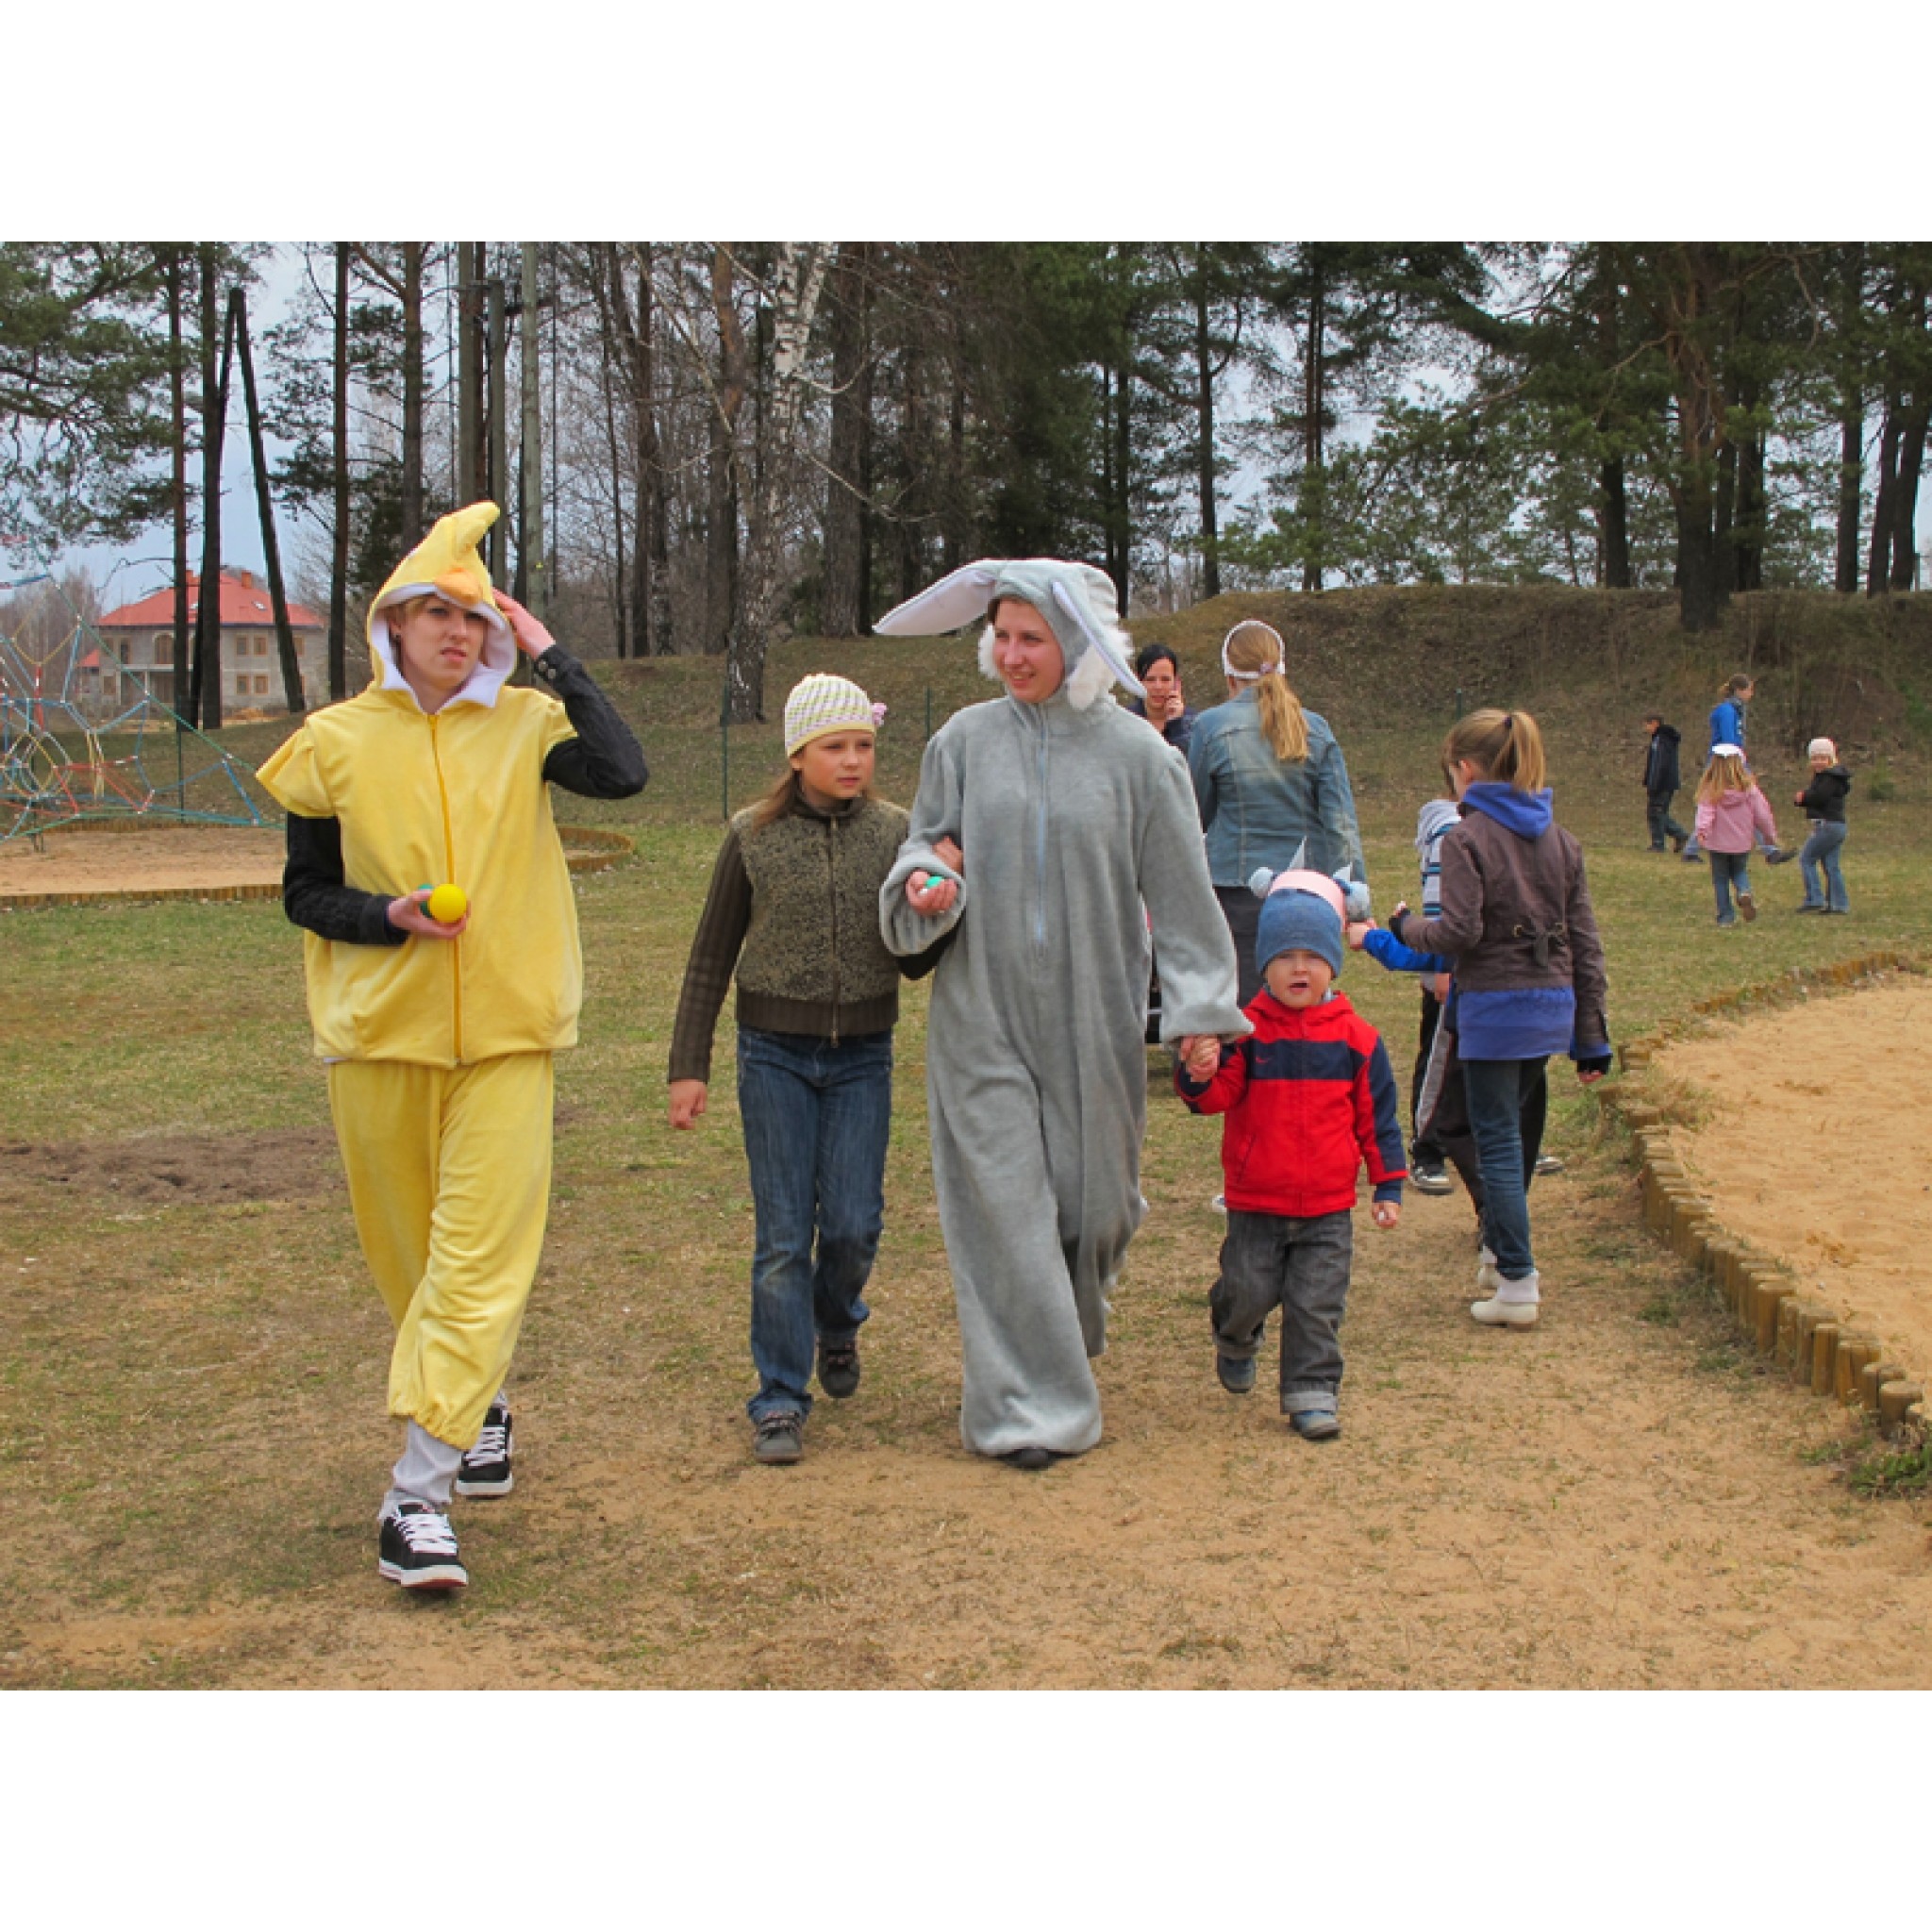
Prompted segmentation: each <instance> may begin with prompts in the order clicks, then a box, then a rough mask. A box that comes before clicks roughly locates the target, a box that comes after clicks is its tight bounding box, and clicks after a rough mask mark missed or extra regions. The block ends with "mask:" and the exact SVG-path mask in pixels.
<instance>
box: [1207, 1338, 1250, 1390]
mask: <svg viewBox="0 0 1932 1932" xmlns="http://www.w3.org/2000/svg"><path fill="white" fill-rule="evenodd" d="M1214 1373H1215V1374H1217V1375H1219V1376H1220V1377H1221V1386H1222V1387H1223V1388H1224V1389H1225V1390H1226V1391H1227V1392H1228V1393H1229V1394H1230V1395H1245V1394H1246V1393H1247V1392H1248V1391H1249V1390H1251V1389H1252V1388H1253V1387H1254V1386H1255V1357H1253V1356H1251V1355H1223V1354H1222V1353H1221V1351H1220V1350H1219V1349H1218V1348H1217V1349H1216V1350H1215V1351H1214Z"/></svg>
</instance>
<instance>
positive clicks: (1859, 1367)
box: [1599, 949, 1932, 1441]
mask: <svg viewBox="0 0 1932 1932" xmlns="http://www.w3.org/2000/svg"><path fill="white" fill-rule="evenodd" d="M1926 970H1927V964H1926V961H1925V959H1924V958H1923V957H1921V956H1920V955H1917V954H1913V953H1903V952H1898V951H1894V950H1890V949H1888V950H1886V951H1884V952H1877V953H1867V954H1864V955H1862V956H1861V957H1860V958H1856V959H1840V960H1839V961H1837V962H1835V963H1834V964H1832V965H1829V966H1798V967H1793V968H1792V969H1791V971H1790V973H1787V974H1783V975H1782V976H1781V977H1779V978H1777V979H1774V980H1771V981H1767V982H1763V983H1760V984H1758V985H1757V986H1747V987H1739V988H1736V989H1734V990H1733V991H1730V992H1727V993H1720V994H1716V995H1714V996H1713V997H1711V998H1709V999H1704V1000H1699V1001H1697V1002H1696V1003H1695V1004H1694V1005H1693V1006H1691V1007H1690V1008H1688V1009H1687V1010H1686V1013H1685V1015H1684V1017H1683V1019H1681V1020H1679V1021H1676V1022H1674V1023H1672V1024H1667V1025H1666V1026H1664V1027H1663V1028H1662V1029H1661V1030H1659V1031H1658V1032H1657V1033H1653V1034H1648V1035H1646V1036H1644V1037H1643V1038H1642V1039H1640V1040H1633V1041H1629V1042H1628V1043H1627V1044H1625V1045H1624V1047H1622V1048H1621V1049H1620V1051H1619V1054H1618V1058H1619V1059H1620V1061H1621V1062H1622V1064H1623V1069H1624V1074H1626V1075H1632V1074H1641V1073H1642V1072H1643V1070H1644V1069H1646V1068H1648V1067H1649V1066H1650V1065H1651V1064H1652V1063H1653V1061H1654V1060H1655V1058H1656V1057H1657V1054H1658V1053H1659V1052H1661V1051H1662V1050H1663V1048H1665V1047H1666V1046H1668V1045H1670V1044H1671V1043H1672V1041H1674V1040H1675V1039H1677V1038H1679V1037H1680V1036H1681V1035H1682V1034H1684V1033H1685V1032H1686V1031H1688V1030H1689V1024H1690V1022H1691V1021H1692V1020H1695V1019H1709V1018H1735V1017H1738V1016H1739V1015H1740V1013H1741V1012H1743V1011H1744V1010H1746V1009H1748V1008H1758V1007H1780V1006H1786V1005H1790V1003H1791V1002H1792V1001H1793V1000H1794V999H1801V998H1805V997H1808V996H1809V994H1811V993H1812V992H1813V991H1824V992H1839V991H1846V990H1847V989H1850V988H1852V987H1855V986H1862V985H1865V984H1869V983H1871V982H1874V981H1876V980H1878V979H1880V978H1882V977H1885V976H1889V975H1890V974H1901V973H1910V974H1924V973H1925V972H1926ZM1599 1092H1600V1095H1601V1099H1602V1103H1603V1105H1604V1106H1605V1107H1606V1108H1610V1109H1611V1110H1613V1111H1614V1112H1615V1113H1616V1114H1617V1116H1618V1117H1619V1119H1621V1120H1622V1121H1623V1123H1624V1127H1625V1128H1626V1129H1627V1130H1628V1132H1629V1135H1630V1141H1631V1145H1632V1147H1633V1149H1634V1150H1635V1153H1636V1158H1637V1170H1638V1180H1639V1185H1640V1188H1641V1200H1642V1210H1643V1222H1644V1225H1645V1226H1646V1227H1648V1228H1650V1229H1651V1230H1652V1232H1653V1233H1655V1234H1657V1236H1658V1237H1659V1238H1660V1239H1661V1240H1663V1241H1665V1242H1667V1243H1668V1244H1669V1246H1670V1247H1671V1248H1672V1249H1673V1250H1674V1251H1675V1252H1676V1253H1677V1254H1678V1255H1680V1256H1682V1257H1683V1258H1684V1259H1685V1260H1687V1261H1689V1262H1690V1263H1691V1266H1692V1267H1694V1268H1695V1269H1697V1271H1698V1272H1699V1274H1702V1275H1703V1276H1704V1277H1705V1279H1706V1280H1707V1282H1708V1283H1709V1284H1710V1287H1711V1291H1712V1292H1713V1293H1715V1294H1716V1295H1717V1297H1718V1299H1719V1300H1720V1301H1722V1302H1723V1303H1724V1307H1726V1308H1728V1309H1729V1310H1730V1313H1731V1319H1732V1321H1733V1323H1734V1324H1736V1326H1737V1328H1738V1330H1739V1332H1740V1334H1741V1335H1742V1336H1743V1337H1744V1338H1745V1339H1746V1340H1747V1341H1750V1342H1751V1343H1752V1345H1753V1346H1754V1347H1755V1348H1757V1351H1758V1353H1759V1354H1760V1355H1765V1356H1769V1357H1771V1359H1772V1360H1773V1361H1774V1362H1775V1363H1776V1364H1777V1365H1778V1366H1779V1367H1780V1368H1782V1369H1784V1370H1785V1371H1786V1372H1787V1373H1788V1374H1790V1377H1791V1379H1792V1381H1793V1382H1795V1383H1797V1384H1798V1386H1799V1387H1800V1388H1804V1389H1808V1390H1809V1391H1811V1392H1812V1393H1813V1394H1814V1395H1824V1396H1829V1397H1830V1398H1831V1399H1832V1400H1834V1401H1836V1402H1839V1403H1842V1404H1844V1405H1845V1406H1846V1407H1850V1406H1852V1405H1853V1404H1857V1406H1859V1407H1862V1408H1863V1409H1864V1410H1865V1412H1866V1413H1867V1414H1868V1415H1870V1416H1872V1417H1873V1418H1874V1420H1875V1421H1876V1422H1877V1424H1878V1426H1879V1427H1880V1428H1881V1429H1882V1430H1883V1431H1884V1432H1885V1433H1886V1434H1887V1435H1892V1436H1896V1435H1900V1434H1905V1433H1910V1434H1913V1435H1915V1436H1916V1437H1917V1438H1918V1440H1919V1441H1925V1440H1927V1437H1928V1433H1932V1411H1928V1407H1927V1405H1926V1401H1925V1387H1924V1381H1923V1380H1922V1379H1921V1378H1920V1377H1919V1376H1917V1375H1915V1374H1912V1373H1911V1372H1910V1371H1908V1370H1907V1368H1905V1367H1904V1366H1903V1365H1902V1364H1900V1363H1899V1362H1897V1361H1895V1360H1893V1359H1892V1358H1891V1357H1889V1356H1888V1355H1887V1353H1886V1350H1885V1344H1884V1343H1883V1342H1882V1341H1880V1340H1879V1339H1878V1338H1877V1337H1876V1336H1875V1335H1870V1334H1866V1333H1864V1332H1862V1331H1860V1330H1857V1329H1854V1328H1852V1327H1851V1326H1850V1325H1849V1324H1846V1323H1845V1321H1844V1320H1843V1318H1842V1317H1841V1316H1840V1314H1839V1312H1838V1310H1837V1309H1835V1308H1833V1307H1829V1306H1828V1305H1827V1304H1825V1303H1824V1302H1818V1301H1813V1300H1810V1299H1809V1298H1807V1297H1806V1296H1805V1295H1803V1294H1801V1293H1800V1291H1799V1288H1798V1284H1797V1282H1796V1281H1795V1280H1794V1279H1793V1278H1792V1276H1791V1272H1790V1265H1789V1264H1788V1263H1787V1262H1785V1261H1784V1260H1783V1259H1782V1258H1781V1257H1772V1256H1768V1255H1765V1254H1763V1253H1761V1252H1760V1251H1759V1250H1757V1249H1756V1248H1754V1247H1753V1246H1752V1245H1751V1243H1750V1242H1749V1241H1745V1240H1744V1239H1742V1238H1741V1237H1740V1236H1739V1235H1737V1234H1734V1233H1732V1232H1731V1231H1730V1230H1729V1229H1727V1228H1725V1227H1723V1226H1721V1225H1720V1224H1718V1223H1717V1221H1715V1220H1714V1219H1713V1218H1712V1215H1711V1208H1710V1203H1709V1201H1708V1200H1707V1199H1706V1198H1705V1197H1704V1196H1703V1195H1702V1194H1700V1193H1699V1192H1698V1191H1696V1189H1695V1188H1694V1187H1692V1185H1691V1180H1690V1177H1689V1175H1687V1174H1686V1173H1685V1172H1684V1168H1683V1165H1682V1163H1681V1162H1680V1161H1679V1160H1678V1159H1677V1158H1676V1155H1675V1154H1674V1151H1673V1150H1672V1146H1671V1138H1670V1130H1669V1128H1668V1127H1667V1126H1666V1125H1665V1124H1664V1121H1663V1116H1662V1115H1661V1113H1660V1112H1659V1111H1658V1109H1657V1107H1656V1106H1655V1105H1654V1104H1653V1103H1652V1102H1651V1101H1650V1100H1649V1098H1648V1097H1647V1096H1646V1093H1645V1091H1644V1087H1643V1083H1642V1081H1641V1079H1630V1078H1627V1077H1626V1078H1625V1079H1624V1080H1619V1081H1615V1082H1612V1083H1610V1084H1609V1085H1608V1086H1607V1087H1606V1088H1602V1089H1600V1090H1599Z"/></svg>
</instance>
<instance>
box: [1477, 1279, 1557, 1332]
mask: <svg viewBox="0 0 1932 1932" xmlns="http://www.w3.org/2000/svg"><path fill="white" fill-rule="evenodd" d="M1525 1290H1527V1293H1525V1292H1524V1291H1525ZM1541 1290H1542V1276H1541V1275H1540V1274H1536V1273H1535V1272H1534V1271H1532V1272H1531V1273H1529V1274H1525V1275H1524V1277H1523V1279H1522V1280H1521V1281H1510V1280H1507V1278H1505V1277H1504V1276H1503V1275H1500V1274H1499V1275H1497V1276H1496V1291H1495V1293H1494V1294H1492V1295H1491V1297H1490V1298H1489V1300H1488V1301H1485V1302H1475V1303H1473V1304H1472V1305H1471V1307H1470V1310H1469V1312H1470V1313H1471V1314H1472V1315H1473V1316H1474V1318H1475V1319H1476V1320H1477V1321H1478V1322H1480V1323H1481V1324H1483V1326H1484V1327H1485V1328H1534V1327H1535V1326H1536V1318H1537V1314H1538V1305H1539V1299H1540V1296H1541ZM1506 1292H1507V1295H1508V1297H1509V1298H1508V1299H1507V1300H1506V1299H1505V1298H1504V1297H1505V1294H1506Z"/></svg>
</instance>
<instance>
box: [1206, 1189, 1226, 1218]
mask: <svg viewBox="0 0 1932 1932" xmlns="http://www.w3.org/2000/svg"><path fill="white" fill-rule="evenodd" d="M1208 1207H1210V1208H1213V1210H1214V1211H1215V1213H1217V1214H1225V1213H1226V1212H1227V1196H1226V1195H1225V1194H1216V1195H1215V1197H1214V1198H1213V1200H1211V1201H1210V1202H1208Z"/></svg>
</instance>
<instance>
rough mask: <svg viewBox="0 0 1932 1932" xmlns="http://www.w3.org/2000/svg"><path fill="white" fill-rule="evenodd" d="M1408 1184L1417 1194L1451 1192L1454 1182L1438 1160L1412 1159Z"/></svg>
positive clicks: (1454, 1186)
mask: <svg viewBox="0 0 1932 1932" xmlns="http://www.w3.org/2000/svg"><path fill="white" fill-rule="evenodd" d="M1408 1184H1409V1186H1410V1187H1412V1188H1413V1189H1414V1190H1415V1191H1416V1192H1417V1193H1419V1194H1453V1193H1454V1192H1455V1191H1456V1183H1455V1182H1454V1181H1452V1180H1451V1179H1450V1178H1449V1175H1448V1174H1447V1173H1446V1172H1445V1171H1444V1169H1443V1166H1442V1163H1441V1161H1440V1160H1412V1161H1410V1162H1409V1165H1408Z"/></svg>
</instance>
